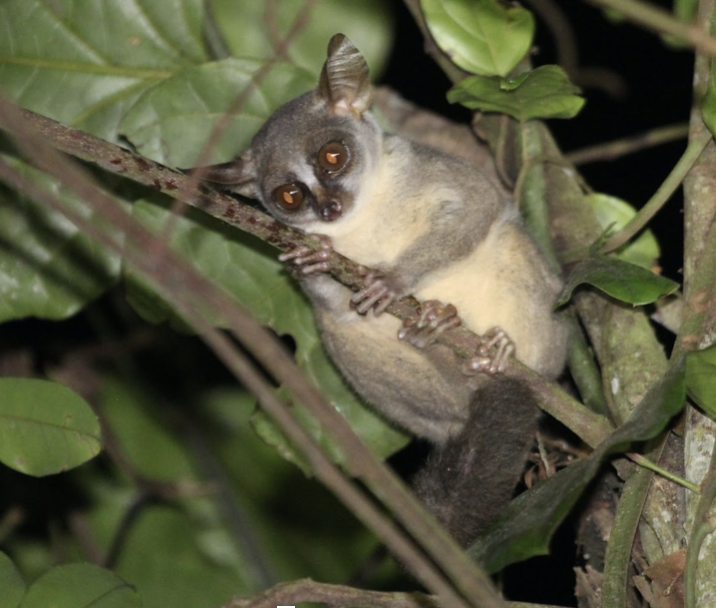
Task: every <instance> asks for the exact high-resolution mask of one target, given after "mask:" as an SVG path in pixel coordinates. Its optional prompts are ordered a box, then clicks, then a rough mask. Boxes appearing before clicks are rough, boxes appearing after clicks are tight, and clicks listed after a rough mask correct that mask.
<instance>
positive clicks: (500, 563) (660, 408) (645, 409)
mask: <svg viewBox="0 0 716 608" xmlns="http://www.w3.org/2000/svg"><path fill="white" fill-rule="evenodd" d="M684 367H685V365H684V358H683V357H681V358H680V359H678V360H677V361H675V362H674V363H673V364H672V366H671V368H670V369H669V370H668V371H667V373H666V374H665V375H664V376H663V378H662V379H661V380H660V381H659V382H658V383H657V384H655V385H654V386H653V387H652V388H651V389H650V390H649V392H648V393H647V394H646V395H645V396H644V398H643V399H642V400H641V402H640V403H639V404H638V405H637V406H636V407H635V408H634V410H633V411H632V413H631V415H630V416H629V419H628V420H627V421H626V422H625V423H624V424H623V425H622V426H620V427H619V428H617V429H616V430H615V431H614V432H613V433H612V434H611V435H610V436H609V437H607V439H605V440H604V441H603V442H602V443H601V444H600V445H599V446H598V447H597V448H596V449H595V450H594V452H592V454H590V455H589V456H588V457H587V458H584V459H582V460H580V461H578V462H576V463H574V464H571V465H569V466H568V467H567V468H565V469H562V470H561V471H559V472H557V473H556V474H555V475H553V476H552V477H549V478H548V479H546V480H545V481H543V482H541V483H539V484H538V485H536V486H535V487H534V488H532V489H530V490H528V491H527V492H524V493H523V494H521V495H520V496H518V497H517V498H516V499H515V500H513V501H512V503H510V505H509V506H508V507H507V509H506V510H505V513H504V514H503V516H502V517H501V518H500V520H499V521H498V522H497V523H496V524H495V525H494V526H493V527H492V528H491V529H490V530H489V531H488V533H487V534H485V536H483V537H482V538H481V539H479V540H478V541H477V542H476V543H475V544H474V545H473V546H472V547H471V548H470V553H471V555H473V556H474V557H475V558H476V559H478V560H479V561H480V562H482V563H483V564H484V565H485V568H486V569H487V570H488V571H489V572H497V571H499V570H501V569H502V568H504V567H505V566H507V565H509V564H511V563H515V562H517V561H521V560H524V559H527V558H529V557H532V556H534V555H544V554H546V553H548V552H549V543H550V539H551V537H552V534H554V531H555V530H556V529H557V527H558V526H559V524H560V523H561V522H562V521H563V520H564V518H565V516H566V515H567V514H568V513H569V512H570V510H571V509H572V507H573V506H574V504H575V503H576V501H577V499H578V498H579V497H580V496H581V494H582V492H583V491H584V489H585V488H586V487H587V485H588V484H589V483H590V482H591V480H592V479H593V478H594V475H595V474H596V473H597V471H598V470H599V468H600V466H601V465H602V463H603V462H604V460H605V459H606V458H607V457H608V456H610V455H612V454H614V453H616V452H619V451H623V450H625V449H627V448H628V446H630V445H631V444H632V443H635V442H642V441H647V440H649V439H652V438H653V437H656V436H657V435H658V434H659V433H660V432H661V431H662V430H663V429H664V428H665V427H666V425H667V423H668V422H669V420H671V418H673V417H674V416H675V415H676V414H678V413H679V411H681V408H682V407H683V405H684V400H685V398H686V388H685V381H684Z"/></svg>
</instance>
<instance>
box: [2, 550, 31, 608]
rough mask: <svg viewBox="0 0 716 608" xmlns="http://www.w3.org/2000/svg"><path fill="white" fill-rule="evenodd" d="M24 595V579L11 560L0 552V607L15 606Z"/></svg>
mask: <svg viewBox="0 0 716 608" xmlns="http://www.w3.org/2000/svg"><path fill="white" fill-rule="evenodd" d="M24 596H25V581H23V580H22V576H20V573H19V572H18V571H17V568H16V567H15V564H13V563H12V560H11V559H10V558H9V557H8V556H7V555H5V554H4V553H2V552H0V608H17V607H18V606H19V605H20V602H21V601H22V598H23V597H24Z"/></svg>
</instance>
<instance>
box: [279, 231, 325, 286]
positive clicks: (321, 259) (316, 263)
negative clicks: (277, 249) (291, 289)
mask: <svg viewBox="0 0 716 608" xmlns="http://www.w3.org/2000/svg"><path fill="white" fill-rule="evenodd" d="M313 236H315V237H316V238H317V239H318V240H319V241H320V243H321V248H320V249H318V250H313V249H311V248H310V247H306V246H305V245H299V246H298V247H294V248H293V249H291V250H290V251H287V252H285V253H282V254H281V255H280V256H278V259H279V260H280V261H281V262H286V264H287V265H288V267H289V268H290V269H291V271H292V272H294V273H296V274H298V275H300V276H306V275H309V274H316V273H319V272H328V271H329V270H330V269H331V262H330V258H331V254H332V253H333V244H332V243H331V239H330V238H328V237H327V236H325V235H323V234H315V235H313Z"/></svg>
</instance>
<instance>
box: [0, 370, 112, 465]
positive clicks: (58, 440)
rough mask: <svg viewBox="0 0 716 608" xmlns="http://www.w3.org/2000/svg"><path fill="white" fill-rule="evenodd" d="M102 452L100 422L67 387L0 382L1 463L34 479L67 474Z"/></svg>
mask: <svg viewBox="0 0 716 608" xmlns="http://www.w3.org/2000/svg"><path fill="white" fill-rule="evenodd" d="M101 448H102V440H101V435H100V427H99V422H98V420H97V416H95V414H94V412H93V411H92V409H91V408H90V407H89V405H87V403H86V402H85V400H84V399H82V397H80V396H79V395H78V394H77V393H75V392H73V391H72V390H70V389H69V388H67V387H66V386H63V385H62V384H58V383H56V382H49V381H47V380H38V379H35V378H0V461H2V462H3V463H4V464H6V465H7V466H9V467H11V468H13V469H15V470H16V471H20V472H21V473H25V474H27V475H33V476H35V477H42V476H43V475H52V474H54V473H59V472H61V471H67V470H68V469H72V468H74V467H77V466H79V465H81V464H82V463H84V462H86V461H88V460H90V459H91V458H94V457H95V456H96V455H97V454H99V451H100V449H101Z"/></svg>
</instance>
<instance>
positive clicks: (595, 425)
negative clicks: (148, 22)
mask: <svg viewBox="0 0 716 608" xmlns="http://www.w3.org/2000/svg"><path fill="white" fill-rule="evenodd" d="M17 111H18V112H20V113H21V115H22V116H23V117H24V118H25V119H26V120H27V121H28V122H29V124H31V125H32V126H33V127H34V129H35V130H36V131H37V133H38V134H39V135H41V136H42V137H43V139H44V141H46V142H47V143H48V144H49V145H51V146H53V147H55V148H57V149H58V150H61V151H63V152H66V153H68V154H71V155H73V156H75V157H77V158H80V159H82V160H86V161H89V162H92V163H94V164H96V165H98V166H100V167H102V168H103V169H106V170H107V171H110V172H112V173H115V174H117V175H121V176H123V177H127V178H129V179H131V180H133V181H136V182H138V183H141V184H144V185H146V186H149V187H150V188H153V189H156V190H159V191H160V192H163V193H164V194H167V195H169V196H172V197H176V196H178V195H179V196H180V195H181V194H182V193H192V192H193V193H194V194H193V195H192V194H189V195H188V196H187V198H185V199H184V200H183V201H182V202H183V203H184V204H187V205H190V206H193V207H196V208H198V209H201V210H202V211H204V212H206V213H208V214H209V215H212V216H214V217H216V218H218V219H220V220H223V221H225V222H227V223H229V224H231V225H232V226H235V227H237V228H239V229H240V230H243V231H244V232H247V233H249V234H252V235H253V236H256V237H258V238H260V239H262V240H264V241H266V242H267V243H270V244H271V245H273V246H275V247H276V248H278V249H279V250H281V251H287V250H289V249H291V248H294V247H296V246H297V245H306V246H308V247H311V248H313V249H318V247H319V246H320V243H319V241H318V240H317V239H315V238H314V237H312V236H310V235H307V234H305V233H303V232H301V231H300V230H297V229H295V228H292V227H290V226H286V225H285V224H282V223H281V222H279V221H277V220H275V219H273V218H271V217H269V216H268V215H266V214H265V213H262V212H261V211H259V210H257V209H254V208H253V207H251V206H249V205H246V204H242V203H241V202H239V201H238V200H236V199H235V198H233V197H231V196H229V195H227V194H224V193H221V192H218V191H216V190H214V189H213V188H209V187H207V186H205V185H203V184H200V185H199V186H198V187H197V188H192V187H191V182H192V178H191V177H190V176H189V175H186V174H185V173H182V172H181V171H177V170H175V169H170V168H168V167H165V166H164V165H161V164H159V163H157V162H154V161H152V160H150V159H148V158H145V157H143V156H141V155H139V154H136V153H134V152H131V151H129V150H126V149H124V148H121V147H119V146H117V145H115V144H112V143H110V142H107V141H105V140H102V139H100V138H98V137H95V136H93V135H90V134H89V133H85V132H83V131H79V130H77V129H73V128H71V127H67V126H65V125H62V124H61V123H58V122H56V121H54V120H51V119H49V118H46V117H44V116H41V115H39V114H36V113H34V112H30V111H29V110H21V109H17ZM185 196H186V195H185ZM331 268H332V270H331V272H330V274H331V275H332V276H333V278H335V279H336V280H337V281H339V282H340V283H342V284H343V285H345V286H347V287H349V288H350V289H352V290H354V291H357V290H359V289H361V288H362V287H363V279H364V277H365V268H364V267H362V266H361V265H360V264H356V263H355V262H353V261H351V260H349V259H348V258H346V257H344V256H342V255H340V254H339V253H335V252H334V253H333V254H332V258H331ZM419 306H420V304H419V302H417V301H416V300H415V299H414V298H413V297H411V296H407V297H405V298H402V299H401V300H398V301H395V302H393V303H391V305H390V306H389V307H388V308H387V312H389V313H390V314H392V315H394V316H396V317H398V318H399V319H407V318H410V317H412V316H414V315H415V314H416V312H417V311H418V310H419ZM438 341H439V342H440V343H441V344H444V345H446V346H448V347H449V348H451V349H452V350H453V351H454V352H455V353H457V354H458V355H459V356H461V357H463V358H467V357H471V356H473V355H474V353H475V352H476V351H477V349H478V348H479V347H480V345H481V343H482V341H481V338H480V337H479V336H477V335H476V334H475V333H473V332H471V331H470V330H468V329H466V328H464V327H458V328H455V329H452V330H449V331H446V332H444V333H443V334H441V335H440V337H439V339H438ZM506 374H507V375H509V376H512V377H515V378H519V379H521V380H523V381H524V382H526V383H527V384H529V386H530V387H531V388H532V390H533V392H534V393H535V395H536V396H537V398H538V400H539V404H540V407H542V409H544V411H546V412H547V413H548V414H550V415H552V416H554V417H555V418H556V419H557V420H559V421H560V422H562V423H563V424H565V425H566V426H567V427H569V428H570V429H571V430H572V431H574V432H575V433H576V434H577V435H579V436H580V437H581V438H582V439H583V440H584V441H586V442H587V443H588V444H589V445H591V446H595V445H597V444H598V443H599V442H600V441H601V440H602V439H604V437H606V435H607V434H608V433H609V431H610V429H611V425H610V424H609V422H608V421H607V420H606V418H604V417H603V416H600V415H598V414H594V413H593V412H591V411H589V410H588V409H587V408H585V407H584V406H583V405H582V404H581V403H579V402H578V401H576V400H575V399H573V398H571V397H570V396H569V395H567V394H566V393H564V391H562V390H560V389H559V387H557V386H556V385H555V384H554V383H551V382H548V381H547V380H545V379H544V378H542V377H541V376H539V375H538V374H536V373H535V372H534V371H532V370H531V369H529V368H527V367H526V366H524V365H522V364H521V363H520V362H519V361H517V360H516V359H514V358H512V359H511V360H510V363H509V365H508V369H507V370H506Z"/></svg>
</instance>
